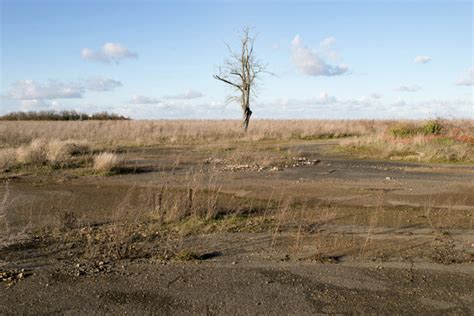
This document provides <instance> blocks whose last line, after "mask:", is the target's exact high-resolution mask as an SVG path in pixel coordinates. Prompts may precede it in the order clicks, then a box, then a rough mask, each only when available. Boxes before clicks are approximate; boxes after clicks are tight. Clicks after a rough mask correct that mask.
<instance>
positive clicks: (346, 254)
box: [0, 140, 474, 315]
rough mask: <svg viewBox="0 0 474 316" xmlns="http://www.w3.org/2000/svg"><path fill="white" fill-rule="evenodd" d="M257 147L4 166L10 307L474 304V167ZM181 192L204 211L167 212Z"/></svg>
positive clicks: (0, 239)
mask: <svg viewBox="0 0 474 316" xmlns="http://www.w3.org/2000/svg"><path fill="white" fill-rule="evenodd" d="M257 145H258V146H256V145H255V144H231V145H222V144H215V146H207V147H203V146H197V145H188V146H185V145H182V146H161V147H146V148H124V149H122V150H121V151H122V152H123V155H125V157H126V161H127V163H126V165H125V166H123V168H121V169H120V170H118V171H117V172H116V174H114V175H110V176H97V175H91V174H88V173H87V172H85V171H84V170H52V171H49V172H43V173H41V172H34V171H22V172H17V173H4V174H1V175H0V177H2V179H3V185H2V186H1V187H0V202H2V199H3V197H6V198H5V199H4V201H5V202H4V203H3V204H0V205H1V210H2V211H3V213H2V214H3V215H4V217H0V229H1V230H0V278H1V281H2V282H1V283H2V284H0V308H1V309H0V310H1V311H2V313H3V314H44V313H47V314H51V313H61V314H63V313H67V314H103V313H110V314H112V313H114V314H115V313H119V314H125V313H153V314H189V313H192V314H246V315H247V314H272V315H274V314H298V315H305V314H315V313H384V314H385V313H387V314H388V313H390V314H391V313H397V314H402V313H403V314H406V313H407V314H430V315H433V314H466V315H469V314H473V313H474V299H473V296H472V293H473V292H474V273H473V272H474V266H473V261H474V228H473V220H474V195H473V194H472V192H474V181H473V180H474V166H472V165H460V164H421V163H405V162H403V163H402V162H395V161H375V160H374V161H372V160H357V159H353V158H351V157H347V156H343V155H338V154H334V152H333V151H332V148H334V146H336V145H337V142H336V141H330V140H328V141H293V142H286V143H278V144H276V143H272V142H267V143H259V144H257ZM196 179H198V180H196ZM196 183H197V184H196ZM160 192H165V194H164V195H160V194H161V193H160ZM189 196H191V197H192V198H190V197H189ZM161 199H163V201H161ZM175 200H176V201H177V202H176V203H177V204H176V205H178V206H177V208H178V209H180V207H181V208H186V207H188V206H186V205H188V204H190V205H189V212H190V213H189V214H186V212H184V215H180V216H176V218H175V219H174V220H169V221H163V219H162V218H161V217H160V216H161V215H160V214H162V213H159V212H158V213H159V214H158V213H157V211H156V210H157V209H160V208H161V209H162V210H163V209H165V208H166V209H168V208H169V209H171V206H172V203H174V202H175ZM178 200H182V201H178ZM178 202H179V203H181V204H179V203H178ZM161 203H163V204H161ZM197 203H201V204H203V205H205V207H204V209H205V210H209V209H212V210H213V212H214V213H213V214H212V216H210V217H209V216H208V217H206V216H193V215H192V214H194V213H192V212H193V211H195V210H196V209H197V208H198V207H197V206H196V205H197ZM211 204H212V205H211ZM162 210H161V211H162ZM196 212H197V211H196ZM2 214H0V215H2ZM157 214H158V215H157ZM2 220H3V221H2Z"/></svg>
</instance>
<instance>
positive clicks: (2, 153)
mask: <svg viewBox="0 0 474 316" xmlns="http://www.w3.org/2000/svg"><path fill="white" fill-rule="evenodd" d="M15 162H16V150H15V149H13V148H4V149H0V170H5V169H8V168H10V167H11V166H13V165H14V164H15Z"/></svg>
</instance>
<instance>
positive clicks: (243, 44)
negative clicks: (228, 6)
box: [214, 27, 266, 130]
mask: <svg viewBox="0 0 474 316" xmlns="http://www.w3.org/2000/svg"><path fill="white" fill-rule="evenodd" d="M224 43H225V42H224ZM254 43H255V37H252V36H251V35H250V28H248V27H247V28H244V29H243V30H242V33H241V37H240V49H239V50H238V51H234V50H233V49H232V48H231V47H230V45H229V44H227V43H225V45H226V47H227V50H228V51H229V55H230V56H229V58H227V59H225V60H224V63H223V65H222V66H221V67H219V74H218V75H214V78H215V79H217V80H220V81H222V82H224V83H226V84H228V85H230V86H232V87H233V88H235V89H237V90H238V91H239V92H240V95H239V96H235V95H234V96H230V97H228V98H227V101H228V102H231V101H236V102H239V103H240V105H241V107H242V111H243V114H244V115H243V125H244V129H245V130H247V127H248V124H249V120H250V116H251V115H252V111H251V110H250V99H251V97H252V96H253V97H254V96H256V82H255V80H257V79H258V77H259V74H261V73H265V72H266V65H265V64H263V63H262V62H260V60H258V59H256V58H255V56H254Z"/></svg>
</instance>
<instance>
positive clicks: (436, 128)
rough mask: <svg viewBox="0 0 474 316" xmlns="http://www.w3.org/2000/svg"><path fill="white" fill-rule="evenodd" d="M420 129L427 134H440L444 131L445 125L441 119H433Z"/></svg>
mask: <svg viewBox="0 0 474 316" xmlns="http://www.w3.org/2000/svg"><path fill="white" fill-rule="evenodd" d="M420 131H421V132H422V133H423V134H425V135H439V134H441V132H442V131H443V125H442V123H441V121H439V120H433V121H428V122H426V123H425V124H424V125H423V126H422V127H421V128H420Z"/></svg>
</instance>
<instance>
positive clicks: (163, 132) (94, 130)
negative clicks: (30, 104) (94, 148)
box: [0, 120, 393, 147]
mask: <svg viewBox="0 0 474 316" xmlns="http://www.w3.org/2000/svg"><path fill="white" fill-rule="evenodd" d="M390 124H393V122H391V121H369V120H367V121H364V120H359V121H342V120H255V121H253V122H252V126H251V128H250V129H249V131H248V133H247V134H245V135H244V134H243V132H242V126H241V122H240V121H236V120H219V121H212V120H175V121H77V122H76V121H74V122H60V121H54V122H48V121H46V122H44V121H39V122H37V121H22V122H0V147H15V146H19V145H22V144H27V143H30V142H31V141H32V140H34V139H46V140H52V139H58V140H69V139H84V140H87V141H88V142H89V143H91V144H98V145H110V146H114V145H122V146H123V145H137V146H138V145H153V144H162V143H183V142H209V141H216V140H263V139H275V140H285V139H316V138H337V137H343V136H348V135H368V134H371V133H373V132H376V131H379V130H385V129H386V128H387V126H389V125H390Z"/></svg>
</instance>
